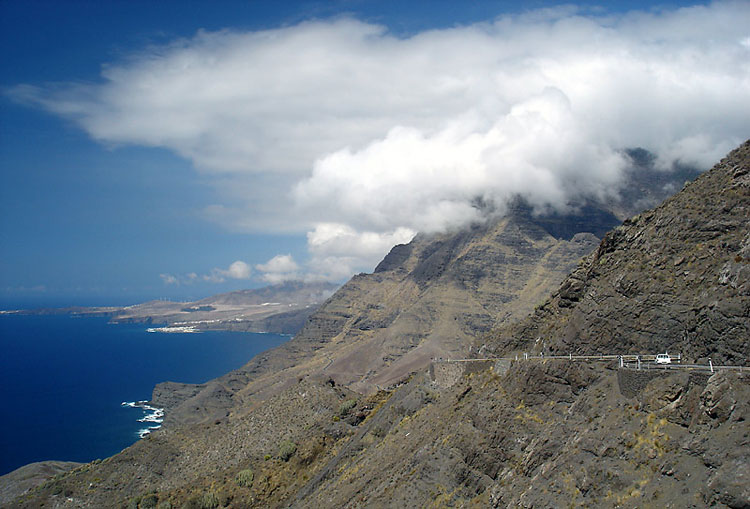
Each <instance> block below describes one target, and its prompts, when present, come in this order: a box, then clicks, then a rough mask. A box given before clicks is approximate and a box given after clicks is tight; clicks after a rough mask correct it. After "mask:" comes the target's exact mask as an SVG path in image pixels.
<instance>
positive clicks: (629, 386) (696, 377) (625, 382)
mask: <svg viewBox="0 0 750 509" xmlns="http://www.w3.org/2000/svg"><path fill="white" fill-rule="evenodd" d="M675 373H676V372H675V371H673V370H670V369H651V370H648V369H646V370H643V369H642V370H636V369H628V368H624V369H618V370H617V383H618V385H619V386H620V393H621V394H622V395H623V396H625V397H627V398H634V397H636V396H638V395H639V394H640V393H641V392H642V391H643V389H645V388H646V385H648V383H649V382H650V381H651V380H653V379H655V378H664V377H667V376H669V375H673V374H675ZM710 377H711V375H710V374H708V373H696V372H691V373H690V374H689V376H688V383H687V386H688V387H689V386H691V385H693V384H696V385H700V386H702V387H705V386H706V383H708V379H709V378H710Z"/></svg>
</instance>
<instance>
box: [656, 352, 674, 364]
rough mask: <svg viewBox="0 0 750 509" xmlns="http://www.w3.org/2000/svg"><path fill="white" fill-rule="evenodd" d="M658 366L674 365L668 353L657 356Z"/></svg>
mask: <svg viewBox="0 0 750 509" xmlns="http://www.w3.org/2000/svg"><path fill="white" fill-rule="evenodd" d="M656 363H657V364H672V358H671V357H670V356H669V354H668V353H660V354H657V355H656Z"/></svg>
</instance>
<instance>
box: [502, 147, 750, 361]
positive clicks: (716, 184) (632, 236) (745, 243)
mask: <svg viewBox="0 0 750 509" xmlns="http://www.w3.org/2000/svg"><path fill="white" fill-rule="evenodd" d="M748 167H750V144H748V143H745V144H743V145H742V146H741V147H739V148H738V149H736V150H735V151H733V152H732V153H731V154H730V155H729V156H728V157H726V158H725V159H723V160H722V161H721V162H720V163H719V164H718V165H716V166H715V167H714V168H713V169H712V170H711V171H709V172H707V173H705V174H703V175H701V176H700V177H699V178H698V179H697V180H696V181H695V182H693V183H691V184H689V185H687V186H686V187H685V188H684V189H683V190H682V192H680V193H679V194H677V195H675V196H674V197H672V198H670V199H669V200H667V201H666V202H665V203H663V204H662V205H660V206H659V207H657V208H656V209H654V210H651V211H647V212H644V213H642V214H640V215H638V216H635V217H633V218H631V219H629V220H627V221H625V223H624V224H623V225H622V226H619V227H617V228H615V229H614V230H613V231H611V232H610V233H608V234H607V235H606V236H605V237H604V239H603V240H602V242H601V243H600V245H599V247H598V249H597V250H596V252H595V253H593V254H592V255H590V256H589V257H587V258H586V259H585V260H584V261H583V262H582V263H581V264H580V265H579V266H578V267H577V268H576V270H574V271H573V273H572V274H571V275H570V276H569V277H568V278H567V279H566V280H565V281H564V282H563V284H562V286H561V287H560V289H559V291H557V292H556V293H555V294H554V295H553V297H552V298H551V299H550V300H549V301H548V302H547V303H546V304H544V305H543V306H540V307H539V308H538V309H537V310H536V311H535V313H534V314H533V315H531V316H530V317H529V318H528V319H527V320H525V321H522V322H521V323H519V324H518V325H517V326H516V327H513V328H506V329H503V330H502V331H498V333H497V334H496V335H495V342H494V345H493V348H494V350H495V351H497V352H503V351H507V350H512V349H525V348H534V347H536V348H539V347H538V346H535V345H532V344H528V343H527V340H526V339H524V338H534V339H536V338H542V339H544V340H546V344H547V346H548V347H549V348H550V350H551V351H553V352H559V353H569V352H572V353H600V352H621V353H645V352H651V353H655V352H664V351H669V352H675V353H677V352H681V353H682V355H683V358H684V359H685V358H686V359H689V360H702V361H703V362H707V358H708V357H712V360H713V362H714V364H720V363H723V364H743V363H745V362H746V360H747V359H748V358H750V342H748V341H747V338H748V337H750V320H748V316H750V295H749V294H748V289H749V288H750V283H749V282H748V281H750V280H749V279H748V278H749V277H750V247H749V246H750V226H749V224H750V221H748V218H750V183H749V182H748V179H747V178H746V177H747V175H748V174H749V173H748V172H747V168H748Z"/></svg>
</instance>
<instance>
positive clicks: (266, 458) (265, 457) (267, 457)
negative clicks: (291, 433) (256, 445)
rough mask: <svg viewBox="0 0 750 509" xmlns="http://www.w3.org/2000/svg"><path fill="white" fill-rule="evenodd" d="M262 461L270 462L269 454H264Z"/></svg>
mask: <svg viewBox="0 0 750 509" xmlns="http://www.w3.org/2000/svg"><path fill="white" fill-rule="evenodd" d="M263 459H264V460H265V461H268V460H270V459H271V455H270V454H266V455H265V456H263Z"/></svg>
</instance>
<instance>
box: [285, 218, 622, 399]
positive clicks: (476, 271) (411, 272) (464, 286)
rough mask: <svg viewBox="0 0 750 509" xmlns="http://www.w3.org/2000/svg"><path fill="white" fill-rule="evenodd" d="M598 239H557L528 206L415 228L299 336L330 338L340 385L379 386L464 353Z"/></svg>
mask: <svg viewBox="0 0 750 509" xmlns="http://www.w3.org/2000/svg"><path fill="white" fill-rule="evenodd" d="M575 219H577V218H575ZM614 221H616V220H615V219H614V218H612V222H614ZM560 223H562V221H560ZM583 231H585V229H583ZM597 243H598V239H597V238H596V237H595V236H594V235H592V234H591V233H578V234H576V235H574V236H573V237H572V238H570V240H565V239H561V238H555V237H553V236H552V235H550V233H549V232H548V231H547V230H546V229H545V228H544V227H543V226H541V225H540V224H539V222H538V221H537V220H536V219H535V218H533V217H532V216H531V214H530V213H529V211H528V210H526V209H525V208H523V209H520V210H514V211H512V213H511V214H509V215H508V216H506V217H504V218H502V219H500V220H496V221H493V222H490V223H487V224H483V225H476V226H474V227H472V228H469V229H466V230H464V231H461V232H457V233H449V234H443V235H431V236H426V235H419V236H417V237H416V238H415V239H414V240H413V241H412V242H411V243H410V244H408V245H403V246H396V247H394V248H393V250H392V251H391V253H390V254H389V255H388V256H386V257H385V259H384V260H383V261H382V262H381V263H380V264H379V265H378V266H377V267H376V269H375V272H374V273H373V274H369V275H366V274H360V275H359V276H356V277H354V278H353V279H352V280H351V281H350V282H349V283H347V284H346V285H345V286H344V287H343V288H342V289H341V290H340V291H339V292H337V293H336V294H335V295H334V296H333V297H332V298H331V299H330V300H329V301H328V302H326V304H324V305H323V306H322V307H321V309H319V310H318V311H317V312H316V313H315V314H314V315H313V316H312V318H311V320H310V321H309V322H308V325H307V326H306V327H305V328H303V329H302V331H301V332H300V334H299V335H298V337H297V339H296V340H297V341H316V340H317V341H321V340H324V341H326V342H327V344H326V345H325V346H324V347H323V348H322V349H321V352H325V355H326V356H327V357H328V358H329V359H330V363H329V365H328V366H326V368H325V369H324V370H323V371H324V373H325V374H326V375H327V376H330V377H331V378H333V379H334V380H335V381H336V382H337V383H342V384H346V385H349V386H351V387H352V388H354V389H356V390H360V391H365V392H367V391H369V390H372V389H373V388H374V387H385V386H388V385H390V384H393V383H394V382H396V381H398V380H400V379H401V378H403V377H404V376H406V375H407V374H409V373H410V372H412V371H414V370H416V369H421V368H424V367H425V366H426V365H427V364H428V363H429V362H430V360H431V359H432V358H438V357H453V358H456V357H465V356H467V355H469V354H470V345H471V344H472V342H473V341H472V340H474V339H475V338H477V337H481V336H482V335H483V334H485V333H486V332H488V331H489V330H491V329H492V328H493V327H495V326H497V325H498V324H501V323H506V322H510V321H513V320H517V319H519V318H521V317H523V316H524V315H526V314H527V313H528V312H530V311H531V310H532V309H533V307H534V305H535V304H538V303H539V302H541V301H542V300H543V299H544V298H545V296H546V295H548V294H549V293H550V292H551V291H552V289H553V288H554V287H556V286H557V285H558V284H559V282H560V281H561V280H562V278H563V277H564V275H565V274H567V273H568V272H569V271H570V270H571V269H572V268H573V267H574V265H575V264H576V263H577V261H578V260H579V259H580V257H581V256H583V255H584V254H587V253H589V252H590V251H591V250H592V249H594V247H595V246H596V245H597Z"/></svg>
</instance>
